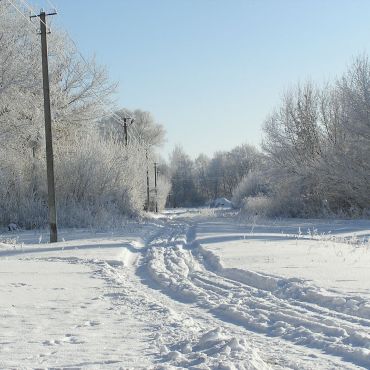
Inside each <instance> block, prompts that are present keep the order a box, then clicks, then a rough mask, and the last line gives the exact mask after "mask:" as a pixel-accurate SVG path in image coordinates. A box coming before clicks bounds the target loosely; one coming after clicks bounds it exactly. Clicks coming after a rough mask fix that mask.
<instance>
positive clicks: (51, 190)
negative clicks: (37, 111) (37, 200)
mask: <svg viewBox="0 0 370 370" xmlns="http://www.w3.org/2000/svg"><path fill="white" fill-rule="evenodd" d="M55 14H57V13H56V12H52V13H48V14H46V13H45V12H44V11H41V12H40V14H39V15H34V16H31V18H34V17H39V18H40V34H41V55H42V82H43V90H44V118H45V140H46V172H47V182H48V208H49V226H50V243H55V242H57V241H58V231H57V212H56V206H55V181H54V159H53V138H52V132H51V111H50V86H49V65H48V46H47V38H46V35H47V33H50V32H48V31H47V29H46V16H48V15H55Z"/></svg>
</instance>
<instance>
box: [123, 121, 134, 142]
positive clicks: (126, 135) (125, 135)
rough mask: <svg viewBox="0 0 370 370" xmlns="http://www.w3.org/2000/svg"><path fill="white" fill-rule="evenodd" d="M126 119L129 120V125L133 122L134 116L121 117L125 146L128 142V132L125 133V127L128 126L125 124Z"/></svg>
mask: <svg viewBox="0 0 370 370" xmlns="http://www.w3.org/2000/svg"><path fill="white" fill-rule="evenodd" d="M128 120H129V121H130V126H131V125H132V124H133V123H134V122H135V119H134V118H131V117H125V118H123V134H124V137H125V146H127V144H128V134H127V127H128V126H129V125H128V124H127V121H128Z"/></svg>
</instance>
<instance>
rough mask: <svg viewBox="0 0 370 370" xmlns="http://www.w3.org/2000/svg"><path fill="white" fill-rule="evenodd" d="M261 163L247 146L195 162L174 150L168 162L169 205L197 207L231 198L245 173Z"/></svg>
mask: <svg viewBox="0 0 370 370" xmlns="http://www.w3.org/2000/svg"><path fill="white" fill-rule="evenodd" d="M261 162H262V155H261V154H260V153H259V152H258V151H257V149H256V148H254V147H253V146H250V145H241V146H237V147H236V148H234V149H232V150H231V151H227V152H226V151H224V152H221V151H220V152H217V153H215V155H214V156H213V157H212V158H208V157H207V156H206V155H204V154H201V155H199V156H198V157H197V158H196V159H195V160H194V161H193V160H192V159H191V158H190V157H189V156H188V155H187V154H186V153H185V152H184V150H183V149H182V148H181V147H177V148H175V150H174V151H173V153H172V155H171V157H170V163H169V171H168V172H169V176H170V179H171V187H172V190H171V195H170V199H169V201H168V205H169V206H173V207H178V206H196V205H204V204H205V203H207V202H208V201H210V200H212V199H216V198H220V197H225V198H231V196H232V193H233V190H234V189H235V187H236V186H237V185H238V184H239V182H240V181H241V180H242V178H243V177H244V176H245V174H247V173H249V172H250V171H253V170H255V169H257V168H259V166H260V165H261Z"/></svg>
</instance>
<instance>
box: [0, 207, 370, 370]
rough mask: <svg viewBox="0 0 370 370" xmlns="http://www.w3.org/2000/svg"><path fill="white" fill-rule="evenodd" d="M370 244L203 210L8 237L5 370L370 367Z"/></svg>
mask: <svg viewBox="0 0 370 370" xmlns="http://www.w3.org/2000/svg"><path fill="white" fill-rule="evenodd" d="M369 235H370V222H366V221H361V222H360V221H356V222H355V221H330V222H329V221H327V222H322V221H314V220H313V221H302V220H293V221H279V222H261V221H256V220H255V221H254V222H249V223H246V222H242V221H241V220H240V219H239V218H238V217H237V216H233V217H215V215H213V214H212V212H208V214H207V212H204V211H202V212H199V211H197V210H192V211H189V210H182V211H173V212H166V213H165V214H164V215H163V217H162V218H157V219H155V220H153V221H152V222H142V223H134V222H131V223H130V224H128V225H126V226H125V227H124V228H123V229H122V230H120V231H119V232H117V231H114V232H94V231H91V230H90V231H87V230H78V231H71V230H65V231H63V232H62V233H61V235H60V238H61V240H63V241H61V242H59V243H56V244H52V245H50V244H47V243H45V240H46V239H47V237H46V233H40V232H20V233H18V234H14V233H4V234H3V235H2V236H1V237H0V240H2V241H3V242H2V243H0V312H1V315H2V320H1V321H0V368H1V369H3V368H4V369H11V368H14V369H23V368H24V369H29V368H66V369H72V368H73V369H77V368H89V369H90V368H91V369H107V368H112V369H119V368H122V369H129V368H141V369H151V368H153V369H173V368H192V369H358V368H370V293H369V291H370V257H369V254H370V253H369V252H368V240H367V238H368V236H369Z"/></svg>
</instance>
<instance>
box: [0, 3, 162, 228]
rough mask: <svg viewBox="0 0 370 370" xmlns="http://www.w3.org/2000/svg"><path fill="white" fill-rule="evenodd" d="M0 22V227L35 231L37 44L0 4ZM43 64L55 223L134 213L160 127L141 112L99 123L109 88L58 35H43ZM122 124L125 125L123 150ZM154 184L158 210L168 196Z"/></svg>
mask: <svg viewBox="0 0 370 370" xmlns="http://www.w3.org/2000/svg"><path fill="white" fill-rule="evenodd" d="M0 14H1V22H0V127H1V129H0V158H1V160H0V224H3V225H4V224H5V225H6V224H8V223H9V222H15V223H17V224H19V225H20V226H23V227H39V226H43V225H45V224H46V221H47V209H46V207H47V205H46V199H47V194H46V191H47V190H46V173H45V172H46V170H45V168H46V165H45V150H44V142H45V140H44V124H43V122H44V120H43V95H42V80H41V78H42V74H41V55H40V52H39V49H40V39H39V36H38V35H37V34H36V32H34V30H33V29H32V27H29V24H28V23H27V21H26V20H25V19H24V18H23V17H22V16H20V15H19V14H18V13H16V12H15V11H14V9H13V8H12V7H11V6H9V5H8V3H6V2H1V3H0ZM49 64H50V65H49V67H50V89H51V99H52V101H51V104H52V121H53V135H54V136H53V140H54V157H55V171H56V190H57V208H58V218H59V223H60V224H62V225H64V226H88V225H100V224H103V225H104V224H110V225H111V224H112V222H113V221H112V220H113V219H118V220H120V219H121V217H120V216H122V215H126V216H127V215H137V214H139V213H140V212H141V211H142V209H143V206H144V204H145V202H146V170H147V167H148V166H149V168H150V169H151V167H152V166H151V163H152V162H154V161H155V160H156V158H157V155H156V149H157V148H158V146H159V145H160V144H161V143H162V142H163V140H164V129H163V127H162V126H161V125H158V124H157V123H156V122H155V120H154V119H153V117H152V116H151V115H150V113H148V112H144V111H141V110H137V111H135V112H129V111H125V110H119V111H118V112H117V113H116V115H114V117H115V118H113V116H112V115H111V116H110V117H106V113H105V112H106V111H107V110H111V109H114V108H113V105H112V97H113V94H114V92H115V88H116V84H115V83H112V82H111V81H110V80H109V78H108V74H107V71H106V70H105V68H103V67H101V66H99V65H97V64H96V62H95V60H94V59H91V60H89V61H88V63H86V61H85V60H82V59H81V58H80V56H79V55H78V52H77V51H76V50H75V48H74V46H73V44H72V43H71V42H70V41H69V39H68V37H67V36H66V35H65V34H64V33H63V31H61V30H53V32H52V34H51V35H50V36H49ZM125 115H130V116H132V117H133V118H134V119H135V130H133V129H131V130H130V140H129V145H128V146H127V147H126V146H125V145H124V142H123V139H122V133H123V127H122V124H121V121H120V120H119V117H124V116H125ZM103 117H105V118H103ZM161 181H162V182H164V183H163V186H162V187H161V189H162V192H160V193H159V194H158V203H159V206H160V207H161V206H163V205H164V202H165V199H166V196H167V194H166V193H165V192H166V191H167V192H168V190H169V186H168V182H166V181H165V179H162V180H161ZM151 186H152V184H151Z"/></svg>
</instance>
